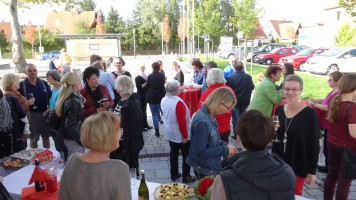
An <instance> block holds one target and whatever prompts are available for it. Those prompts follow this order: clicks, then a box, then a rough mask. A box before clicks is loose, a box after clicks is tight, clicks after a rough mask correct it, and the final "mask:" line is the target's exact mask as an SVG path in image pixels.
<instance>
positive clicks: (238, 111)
mask: <svg viewBox="0 0 356 200" xmlns="http://www.w3.org/2000/svg"><path fill="white" fill-rule="evenodd" d="M232 66H233V68H234V70H235V72H234V73H233V74H231V75H230V76H228V77H227V78H226V83H225V85H227V86H229V87H231V89H232V90H234V92H235V95H236V99H237V104H236V106H235V108H234V109H233V110H232V111H231V118H232V126H233V129H235V127H236V124H237V121H238V120H239V117H240V115H242V113H244V112H245V111H246V108H247V106H248V105H249V104H250V99H251V93H252V90H253V89H254V88H255V86H254V85H253V81H252V77H251V76H250V75H248V74H246V73H245V72H243V69H244V65H243V63H242V62H241V61H238V62H235V63H233V65H232ZM232 138H234V139H236V132H235V131H234V136H232Z"/></svg>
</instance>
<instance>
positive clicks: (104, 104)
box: [80, 67, 114, 117]
mask: <svg viewBox="0 0 356 200" xmlns="http://www.w3.org/2000/svg"><path fill="white" fill-rule="evenodd" d="M83 81H84V85H85V86H84V88H82V89H81V90H80V94H81V95H82V96H83V97H84V98H85V99H86V102H85V103H84V108H83V111H84V115H85V117H88V116H90V115H92V114H95V113H98V112H102V111H107V110H109V109H111V108H112V107H113V106H114V101H113V100H112V99H111V96H110V93H109V91H108V89H107V88H106V87H105V85H101V84H99V70H98V69H97V68H94V67H87V68H86V69H85V70H84V72H83Z"/></svg>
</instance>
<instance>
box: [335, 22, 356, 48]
mask: <svg viewBox="0 0 356 200" xmlns="http://www.w3.org/2000/svg"><path fill="white" fill-rule="evenodd" d="M355 33H356V27H353V28H351V26H350V24H349V23H347V24H343V25H342V26H341V27H340V30H339V33H338V35H337V37H336V38H337V43H336V44H335V45H336V46H338V47H350V46H354V45H355V40H354V38H355Z"/></svg>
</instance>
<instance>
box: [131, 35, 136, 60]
mask: <svg viewBox="0 0 356 200" xmlns="http://www.w3.org/2000/svg"><path fill="white" fill-rule="evenodd" d="M135 32H136V29H132V33H133V42H134V56H135V59H136V44H135V42H136V40H135Z"/></svg>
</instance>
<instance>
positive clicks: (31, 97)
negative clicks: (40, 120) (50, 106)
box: [28, 92, 37, 109]
mask: <svg viewBox="0 0 356 200" xmlns="http://www.w3.org/2000/svg"><path fill="white" fill-rule="evenodd" d="M28 97H29V98H30V99H34V101H33V107H32V108H33V109H37V106H36V105H35V100H36V99H35V96H33V93H32V92H31V93H28Z"/></svg>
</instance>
